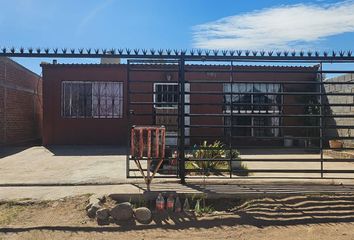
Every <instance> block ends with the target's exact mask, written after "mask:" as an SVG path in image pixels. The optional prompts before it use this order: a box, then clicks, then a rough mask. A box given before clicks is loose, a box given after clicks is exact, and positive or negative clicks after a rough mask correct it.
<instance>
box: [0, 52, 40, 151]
mask: <svg viewBox="0 0 354 240" xmlns="http://www.w3.org/2000/svg"><path fill="white" fill-rule="evenodd" d="M41 130H42V79H41V77H40V76H38V75H37V74H35V73H33V72H31V71H30V70H28V69H26V68H24V67H23V66H21V65H19V64H18V63H16V62H14V61H12V60H11V59H9V58H0V145H13V144H22V143H26V142H34V141H38V140H39V139H41V136H42V131H41Z"/></svg>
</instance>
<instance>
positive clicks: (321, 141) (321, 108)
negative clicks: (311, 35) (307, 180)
mask: <svg viewBox="0 0 354 240" xmlns="http://www.w3.org/2000/svg"><path fill="white" fill-rule="evenodd" d="M320 69H321V70H322V62H321V64H320ZM320 82H321V83H322V82H323V76H322V72H321V73H320ZM319 88H320V93H321V95H320V104H321V106H320V116H321V117H320V119H319V120H320V121H319V125H320V131H319V135H320V149H321V150H320V154H321V178H323V116H322V115H323V111H324V109H323V98H322V91H323V86H322V85H320V86H319Z"/></svg>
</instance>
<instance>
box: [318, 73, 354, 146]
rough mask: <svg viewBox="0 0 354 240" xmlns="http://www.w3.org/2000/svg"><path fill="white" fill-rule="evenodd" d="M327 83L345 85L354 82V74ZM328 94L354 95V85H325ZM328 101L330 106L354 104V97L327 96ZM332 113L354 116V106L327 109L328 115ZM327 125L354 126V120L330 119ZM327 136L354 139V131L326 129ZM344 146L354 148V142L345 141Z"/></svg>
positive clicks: (327, 80) (332, 79) (329, 80)
mask: <svg viewBox="0 0 354 240" xmlns="http://www.w3.org/2000/svg"><path fill="white" fill-rule="evenodd" d="M325 81H326V82H332V83H343V82H354V74H346V75H342V76H339V77H335V78H330V79H326V80H325ZM325 92H326V93H353V94H354V85H349V84H331V85H329V84H325ZM326 100H327V102H328V104H354V96H353V95H350V96H349V95H345V96H327V97H326ZM329 112H330V113H332V114H333V115H340V114H346V115H348V114H354V106H336V107H334V106H332V107H330V109H327V114H328V113H329ZM326 124H327V125H337V126H340V125H346V126H348V125H349V126H354V119H353V118H329V119H328V120H327V122H326ZM325 133H326V136H328V139H330V138H331V137H353V136H354V129H348V128H345V129H326V130H325ZM342 142H343V143H344V146H353V145H354V140H343V141H342Z"/></svg>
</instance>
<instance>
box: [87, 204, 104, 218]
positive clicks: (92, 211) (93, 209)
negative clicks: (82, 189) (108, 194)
mask: <svg viewBox="0 0 354 240" xmlns="http://www.w3.org/2000/svg"><path fill="white" fill-rule="evenodd" d="M100 208H101V205H99V204H93V205H91V207H90V208H89V209H88V210H87V216H89V217H90V218H94V217H95V216H96V212H97V210H98V209H100Z"/></svg>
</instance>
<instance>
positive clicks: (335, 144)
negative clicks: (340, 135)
mask: <svg viewBox="0 0 354 240" xmlns="http://www.w3.org/2000/svg"><path fill="white" fill-rule="evenodd" d="M329 147H330V148H342V147H343V143H342V142H341V141H338V140H329Z"/></svg>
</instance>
